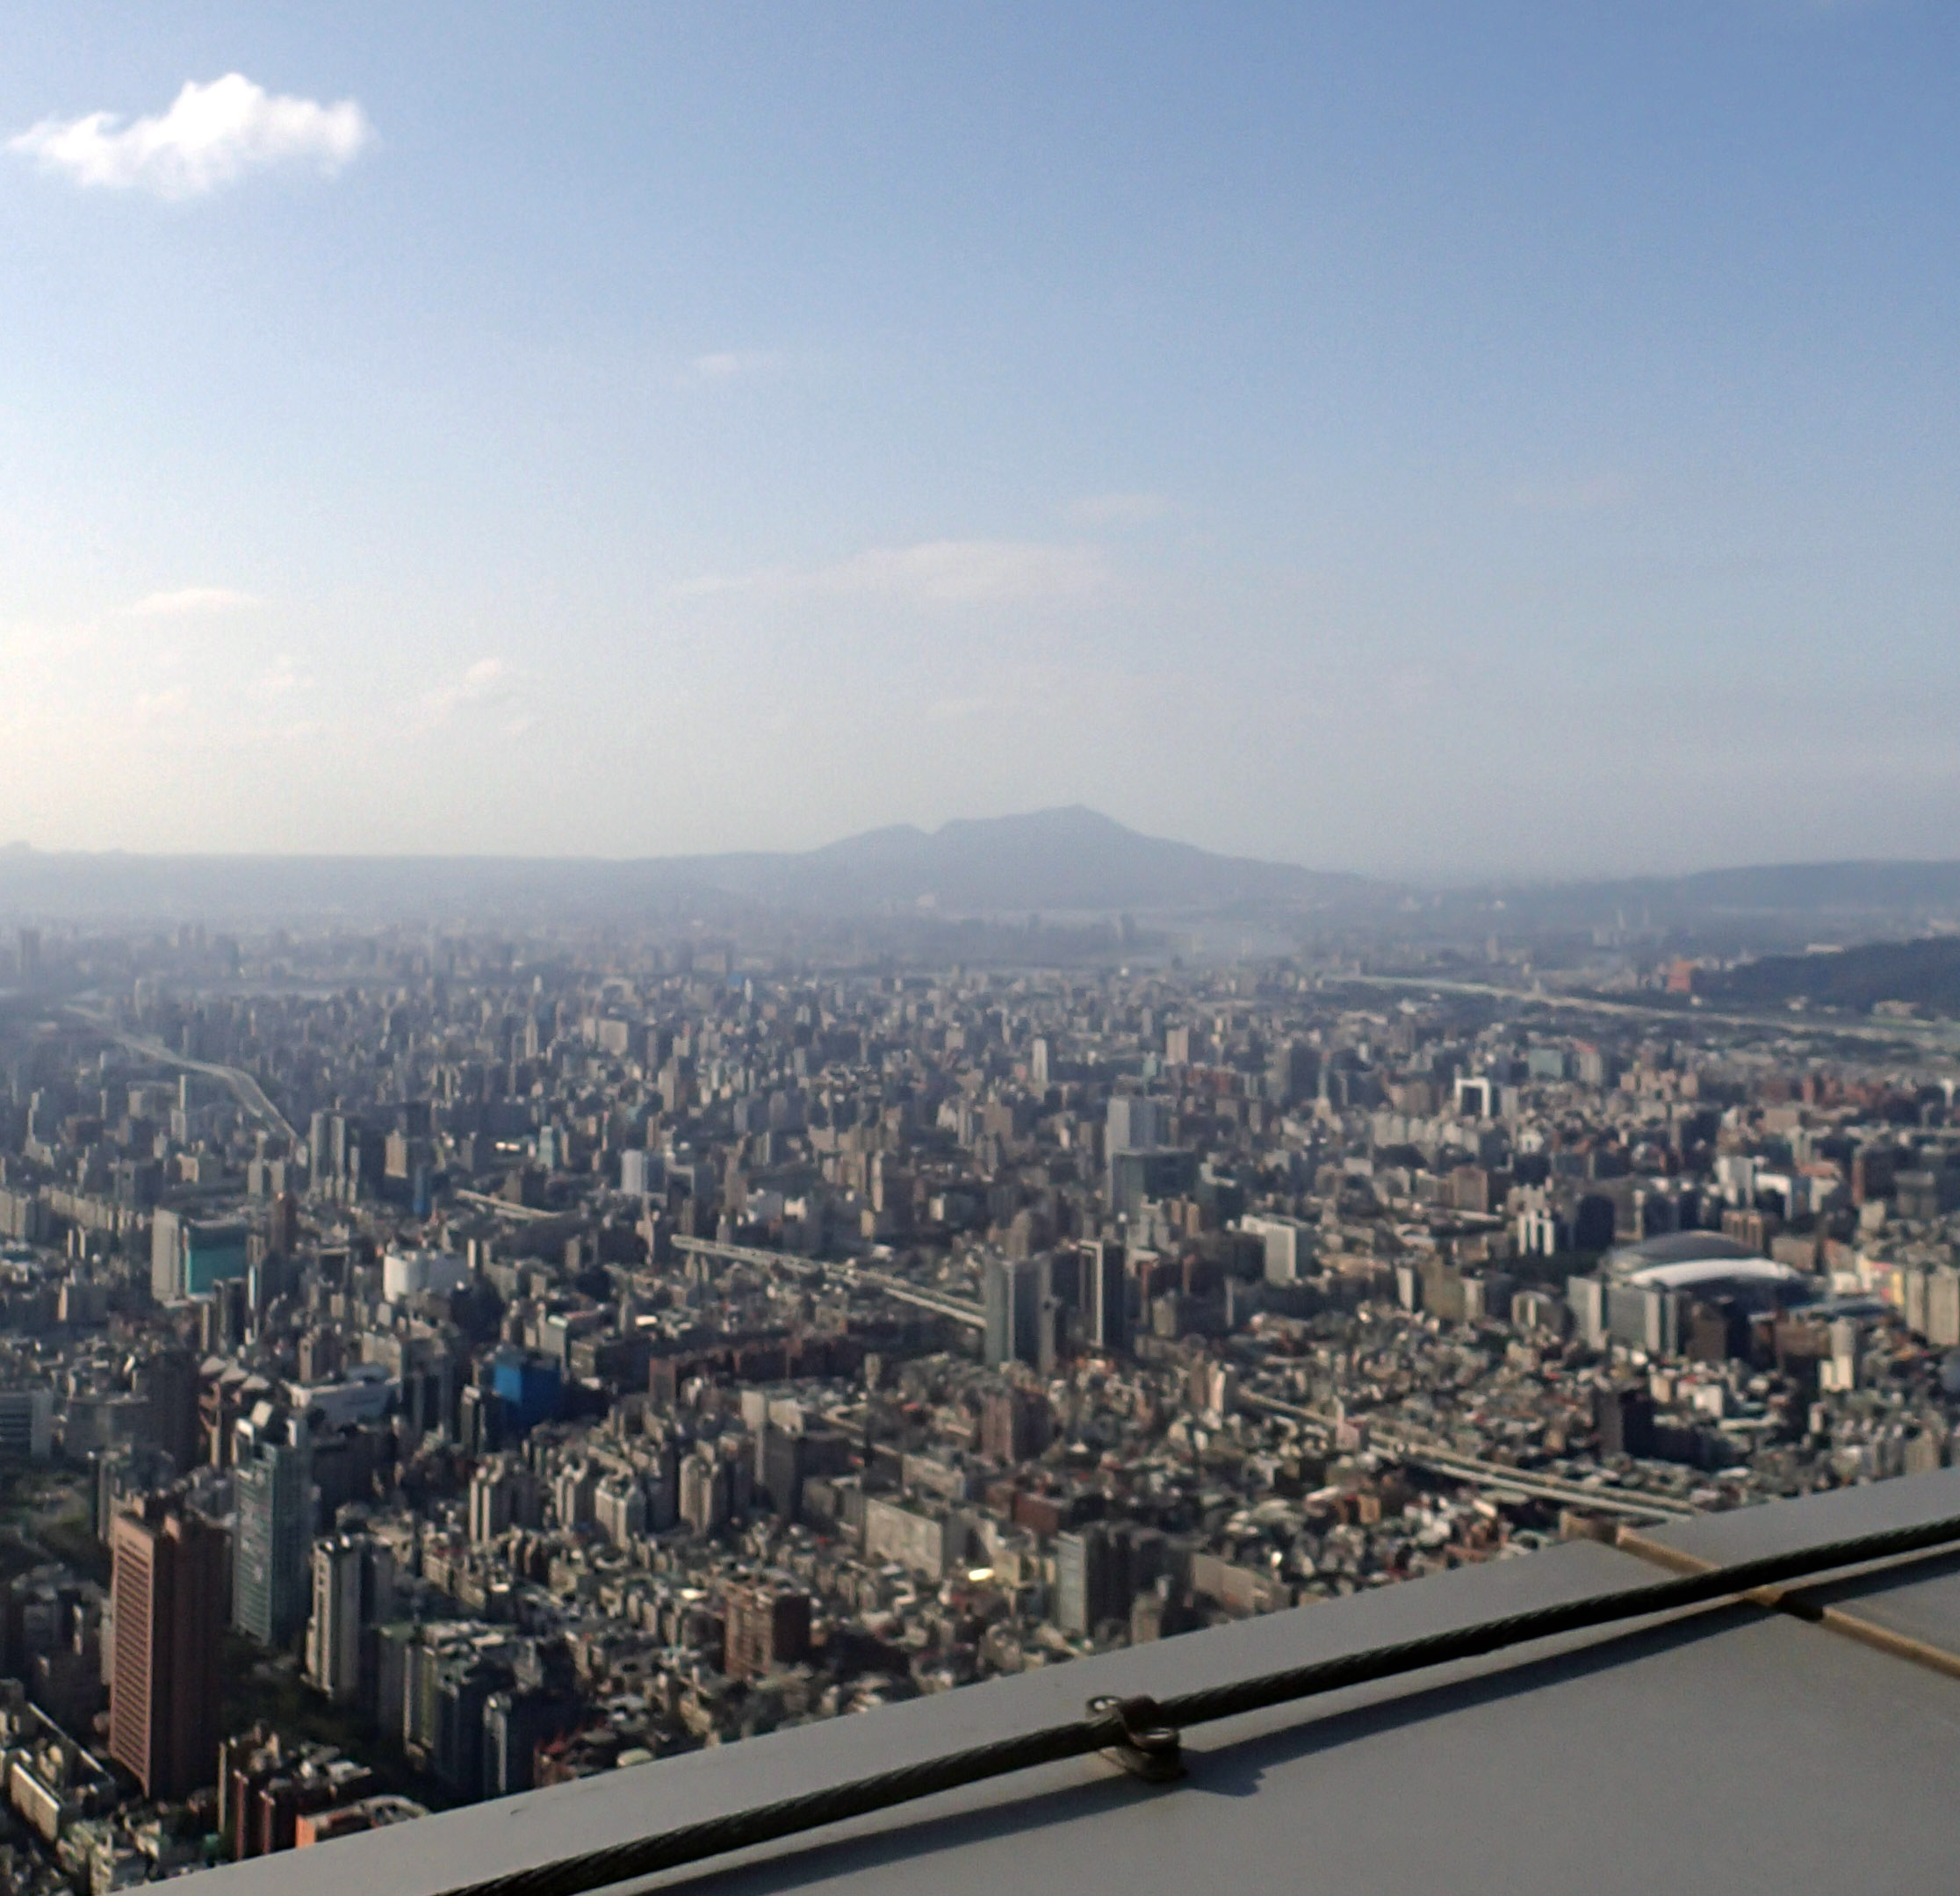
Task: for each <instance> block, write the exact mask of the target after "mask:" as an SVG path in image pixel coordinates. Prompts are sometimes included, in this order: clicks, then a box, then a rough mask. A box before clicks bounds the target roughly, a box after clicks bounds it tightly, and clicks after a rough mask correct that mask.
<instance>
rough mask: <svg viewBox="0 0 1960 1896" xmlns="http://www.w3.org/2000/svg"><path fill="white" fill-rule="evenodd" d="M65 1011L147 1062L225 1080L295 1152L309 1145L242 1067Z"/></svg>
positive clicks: (80, 1010) (70, 1008) (85, 1013)
mask: <svg viewBox="0 0 1960 1896" xmlns="http://www.w3.org/2000/svg"><path fill="white" fill-rule="evenodd" d="M64 1011H65V1012H67V1013H71V1014H74V1015H76V1017H77V1018H78V1019H80V1020H85V1021H87V1022H88V1024H89V1025H90V1027H93V1028H94V1029H95V1031H96V1032H97V1033H98V1034H99V1035H102V1037H103V1038H104V1040H112V1041H114V1042H115V1043H116V1044H117V1045H118V1046H119V1047H126V1048H127V1049H129V1050H130V1052H132V1053H135V1054H141V1056H143V1057H144V1058H145V1059H146V1060H154V1061H155V1062H156V1063H158V1064H159V1065H160V1066H174V1067H178V1068H181V1069H182V1070H183V1071H184V1072H186V1073H203V1074H205V1075H206V1076H207V1077H208V1078H212V1079H220V1080H222V1081H224V1083H225V1085H227V1086H228V1087H230V1088H231V1090H232V1092H233V1094H234V1096H235V1097H236V1099H237V1100H238V1103H239V1104H240V1105H241V1107H244V1108H245V1110H246V1111H247V1112H248V1113H249V1114H251V1115H252V1116H253V1118H255V1119H256V1120H257V1121H260V1123H261V1124H263V1125H265V1126H269V1127H270V1128H272V1130H273V1131H275V1132H277V1133H278V1134H279V1135H282V1136H283V1137H284V1138H285V1140H286V1141H287V1142H288V1143H290V1144H291V1145H292V1147H293V1148H294V1150H298V1149H299V1147H300V1146H302V1145H303V1144H305V1143H306V1142H305V1141H304V1140H303V1139H301V1138H300V1136H299V1134H298V1133H296V1132H295V1131H294V1130H293V1129H292V1127H291V1126H289V1125H288V1124H287V1123H286V1119H285V1114H283V1113H282V1112H280V1110H279V1109H278V1107H276V1106H274V1105H273V1104H272V1102H271V1101H270V1099H267V1098H266V1096H265V1089H264V1088H263V1086H261V1085H259V1083H258V1082H257V1081H256V1079H254V1078H252V1076H251V1075H250V1074H249V1073H248V1072H245V1071H243V1070H242V1069H241V1068H239V1067H235V1066H220V1065H219V1064H218V1063H216V1062H215V1061H213V1060H193V1059H191V1056H189V1055H188V1054H181V1053H173V1052H171V1050H170V1049H169V1048H168V1047H166V1046H165V1045H164V1044H163V1042H162V1041H160V1040H151V1039H150V1038H149V1037H148V1035H142V1034H130V1033H126V1032H125V1031H124V1029H122V1028H121V1027H118V1026H117V1025H116V1024H115V1022H114V1021H113V1020H104V1019H103V1017H102V1016H101V1015H100V1014H98V1013H94V1012H93V1011H91V1010H90V1009H89V1008H87V1007H79V1006H76V1004H75V1003H74V1002H73V1001H70V1002H68V1004H67V1006H66V1008H65V1010H64Z"/></svg>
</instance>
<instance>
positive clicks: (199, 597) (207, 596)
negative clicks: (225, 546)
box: [129, 586, 261, 619]
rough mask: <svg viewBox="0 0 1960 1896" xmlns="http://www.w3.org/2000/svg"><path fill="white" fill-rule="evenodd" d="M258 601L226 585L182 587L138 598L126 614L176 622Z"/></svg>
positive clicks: (235, 610)
mask: <svg viewBox="0 0 1960 1896" xmlns="http://www.w3.org/2000/svg"><path fill="white" fill-rule="evenodd" d="M260 603H261V601H260V600H259V599H258V598H257V597H256V595H253V594H251V593H241V592H238V591H236V590H235V589H234V588H232V587H229V586H183V587H179V588H177V590H176V591H175V592H170V593H152V594H150V595H149V596H148V598H146V599H139V600H138V601H137V602H136V603H135V604H134V605H133V606H132V607H131V608H130V609H129V612H130V616H131V617H132V618H138V619H176V618H182V617H184V616H185V615H186V614H187V613H192V612H241V611H243V610H245V609H247V608H248V607H250V606H256V605H258V604H260Z"/></svg>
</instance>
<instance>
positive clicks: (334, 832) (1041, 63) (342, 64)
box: [0, 0, 1960, 876]
mask: <svg viewBox="0 0 1960 1896" xmlns="http://www.w3.org/2000/svg"><path fill="white" fill-rule="evenodd" d="M31 11H32V17H33V19H34V27H35V30H33V31H32V32H22V33H21V34H20V35H19V42H20V43H19V47H18V56H17V58H16V59H15V60H13V61H10V63H9V68H8V70H7V71H6V73H5V74H4V75H0V145H4V150H0V230H4V233H5V237H6V242H7V251H8V255H9V256H10V259H11V262H12V264H13V269H14V275H13V279H12V281H13V286H14V288H15V290H16V295H15V296H14V297H13V298H12V299H10V310H9V314H8V316H7V317H6V319H5V321H6V325H7V327H6V329H5V331H4V332H0V333H4V334H5V335H6V338H7V341H8V342H9V345H10V346H9V347H8V349H7V350H5V352H4V357H0V363H4V366H0V404H4V410H5V412H6V414H7V415H8V416H9V427H8V430H7V434H6V436H5V441H4V446H0V575H4V579H0V696H4V703H5V704H6V706H7V710H6V711H5V713H4V722H0V731H4V734H5V737H6V740H7V741H6V743H5V745H4V746H0V803H4V806H5V807H6V808H7V810H8V811H9V818H8V821H7V823H6V825H4V828H5V832H6V837H7V839H9V840H11V839H12V838H14V837H19V838H22V839H24V840H27V841H29V842H30V843H32V845H33V846H35V847H37V848H40V849H62V848H87V849H109V848H121V849H128V850H134V851H184V850H191V851H220V852H223V851H275V852H295V853H306V852H313V851H328V852H336V853H337V852H351V853H370V852H371V853H398V852H400V853H411V854H413V853H425V852H426V853H437V854H450V853H472V854H474V853H492V854H537V855H561V854H562V855H597V856H626V857H637V856H648V855H667V854H694V853H699V852H711V851H724V850H737V849H750V848H772V849H796V848H801V847H812V846H815V845H818V844H822V843H825V842H828V841H830V840H833V839H836V838H839V837H845V836H849V835H852V834H854V833H859V832H862V831H865V830H868V829H873V828H876V827H878V826H880V825H885V824H889V823H894V822H906V821H910V822H916V823H919V824H921V825H925V826H927V827H932V826H934V825H938V824H940V823H941V822H944V821H946V820H948V819H950V818H973V817H983V816H987V815H991V814H997V813H999V812H1003V811H1014V810H1027V809H1031V808H1036V807H1041V806H1044V805H1051V804H1073V803H1078V802H1079V803H1086V804H1092V805H1093V806H1094V807H1096V808H1098V809H1102V810H1106V811H1108V812H1109V813H1110V814H1112V815H1113V816H1114V817H1116V818H1119V819H1121V820H1122V821H1124V822H1126V823H1128V824H1130V825H1134V826H1135V827H1136V828H1138V829H1140V830H1142V831H1145V832H1148V833H1156V834H1167V835H1173V836H1178V837H1185V838H1188V839H1190V840H1192V841H1193V842H1196V843H1199V844H1200V845H1202V846H1204V847H1209V848H1213V849H1215V850H1219V851H1222V852H1225V853H1228V854H1242V855H1246V856H1252V857H1258V858H1263V859H1266V860H1276V861H1290V862H1299V863H1303V864H1307V865H1309V866H1311V867H1314V868H1315V869H1351V870H1358V871H1363V872H1366V873H1372V874H1376V875H1385V876H1411V875H1420V876H1436V875H1442V874H1452V875H1454V874H1463V875H1481V874H1489V873H1500V872H1502V873H1517V874H1530V875H1546V876H1563V875H1574V874H1594V875H1600V874H1618V873H1622V872H1635V871H1650V870H1651V871H1671V870H1677V869H1690V868H1700V867H1704V866H1709V865H1713V864H1717V863H1740V862H1750V861H1803V860H1818V859H1833V858H1851V857H1866V856H1872V855H1900V856H1928V857H1940V856H1946V855H1950V854H1952V844H1951V841H1950V837H1951V817H1952V810H1953V806H1954V791H1955V787H1956V786H1955V767H1954V763H1953V760H1952V755H1951V746H1950V741H1949V738H1948V736H1947V732H1948V729H1949V725H1950V724H1951V721H1952V717H1953V714H1954V712H1955V710H1956V709H1960V705H1956V703H1955V688H1954V683H1953V680H1952V677H1951V667H1950V666H1949V665H1942V663H1941V658H1942V653H1943V652H1945V651H1946V650H1947V649H1948V648H1949V644H1950V640H1951V637H1952V628H1951V607H1950V600H1951V597H1952V594H1953V584H1952V582H1953V580H1954V577H1955V574H1954V570H1953V566H1954V562H1953V555H1952V551H1951V546H1950V541H1951V535H1950V532H1949V530H1948V529H1947V528H1946V524H1945V521H1946V515H1947V513H1948V511H1949V507H1948V505H1947V503H1948V501H1949V499H1950V496H1951V494H1952V493H1953V491H1954V485H1955V474H1956V468H1955V465H1954V458H1953V451H1952V449H1951V446H1950V443H1951V441H1952V440H1953V439H1954V438H1955V433H1954V430H1953V429H1952V428H1951V427H1950V426H1948V425H1944V424H1946V423H1949V422H1950V421H1951V419H1952V411H1953V404H1954V394H1955V386H1956V385H1955V378H1954V374H1953V369H1954V357H1953V350H1952V343H1951V340H1950V328H1949V326H1948V325H1944V324H1942V322H1941V321H1940V314H1941V312H1942V310H1944V309H1946V308H1949V307H1950V306H1951V302H1952V298H1953V292H1954V290H1955V288H1956V275H1955V272H1956V265H1955V263H1954V261H1953V258H1952V253H1951V246H1950V244H1949V242H1946V241H1945V238H1946V234H1947V233H1948V232H1949V230H1950V225H1951V213H1952V209H1953V195H1954V192H1953V183H1954V178H1955V176H1956V171H1955V167H1954V165H1953V162H1952V159H1953V149H1952V145H1953V133H1952V131H1951V126H1950V119H1949V115H1948V114H1947V112H1946V111H1945V98H1946V96H1947V93H1948V91H1949V82H1950V79H1951V77H1952V75H1953V72H1954V68H1955V59H1954V54H1955V53H1956V24H1955V22H1954V21H1953V20H1952V18H1951V17H1950V16H1949V15H1948V14H1946V13H1944V12H1942V11H1940V10H1937V9H1935V8H1933V7H1931V6H1929V5H1925V4H1910V0H1898V4H1871V5H1855V6H1854V5H1822V4H1809V0H1790V4H1775V0H1761V4H1742V0H1738V4H1733V5H1726V6H1721V7H1713V8H1709V7H1689V6H1686V5H1678V6H1668V7H1662V8H1659V9H1654V10H1647V11H1644V12H1643V13H1642V15H1641V16H1640V18H1639V19H1638V20H1634V19H1631V18H1626V17H1625V16H1624V15H1622V14H1620V13H1619V12H1618V11H1617V10H1612V9H1608V8H1604V7H1595V6H1587V7H1581V8H1575V9H1571V10H1566V11H1562V12H1561V13H1560V16H1559V18H1558V19H1557V21H1556V23H1555V24H1547V23H1546V20H1545V19H1544V18H1543V16H1541V15H1538V14H1536V13H1534V12H1532V11H1530V10H1526V9H1523V8H1518V7H1495V8H1491V9H1488V10H1482V11H1480V12H1479V13H1478V14H1477V15H1476V16H1475V17H1474V18H1468V17H1466V16H1464V15H1462V14H1461V13H1460V12H1458V11H1454V10H1447V9H1444V8H1441V7H1438V6H1420V5H1409V6H1404V7H1398V8H1390V9H1384V10H1371V11H1370V13H1369V14H1368V16H1367V17H1366V18H1361V17H1357V16H1353V15H1349V14H1345V13H1343V12H1340V11H1336V10H1333V9H1309V10H1279V9H1270V10H1268V9H1255V10H1252V11H1248V12H1245V13H1243V14H1240V15H1236V16H1234V18H1232V20H1231V21H1230V22H1229V23H1228V24H1227V25H1225V26H1224V27H1223V28H1221V27H1220V26H1219V25H1218V24H1217V23H1216V22H1215V21H1213V20H1210V19H1208V18H1201V17H1200V16H1199V15H1197V14H1196V13H1195V12H1193V11H1190V10H1185V9H1178V8H1164V7H1158V8H1150V9H1146V10H1134V9H1124V10H1121V11H1117V10H1114V9H1087V10H1083V11H1079V12H1077V13H1074V14H1072V15H1071V16H1070V18H1069V19H1068V20H1067V21H1065V22H1056V21H1054V20H1053V19H1050V18H1044V17H1042V16H1040V15H1038V14H1035V13H1034V12H1032V11H1014V10H1009V11H1004V12H1000V13H998V14H991V15H988V16H986V17H984V18H982V17H979V16H964V15H956V14H948V13H943V12H941V13H933V14H926V15H917V16H914V15H899V14H896V13H892V12H888V11H881V10H877V9H870V8H864V9H847V10H844V11H839V12H834V13H827V14H825V15H821V16H818V15H815V14H810V15H793V16H787V17H786V16H775V15H772V16H770V17H768V18H763V17H761V16H759V15H745V14H742V13H740V12H716V13H714V14H706V13H695V12H689V11H685V10H667V11H659V12H654V13H648V14H641V15H636V16H635V17H634V18H632V19H631V20H630V21H594V20H581V21H578V22H575V23H571V24H567V23H565V22H562V21H558V20H552V21H551V22H549V23H547V22H546V21H545V20H544V18H543V17H542V16H537V15H534V14H530V13H528V12H526V11H522V10H519V9H507V10H497V11H493V12H491V13H489V14H487V15H485V14H480V13H479V12H476V11H472V13H471V14H470V15H469V16H467V19H468V27H469V30H467V31H465V30H464V22H465V16H464V15H463V14H461V13H460V12H456V11H450V12H444V11H440V10H436V11H429V12H425V13H422V14H418V15H417V16H416V17H415V18H414V19H412V20H403V19H399V18H393V17H392V16H391V15H389V14H387V13H386V12H385V11H378V10H373V11H363V10H359V9H357V10H355V11H353V12H351V13H342V14H337V15H335V17H334V18H333V19H332V20H331V21H328V20H324V19H323V20H320V21H305V20H293V19H271V18H261V17H258V15H257V14H256V12H255V11H253V10H248V9H242V8H237V7H231V6H216V7H213V8H209V9H205V10H203V11H199V12H198V13H197V14H196V15H194V16H187V17H185V18H181V19H177V20H173V21H170V22H168V23H145V24H144V25H142V26H141V29H140V30H130V29H128V28H127V27H126V25H124V24H122V23H119V24H118V25H117V26H116V28H115V30H114V31H110V30H109V27H108V21H109V19H110V16H107V15H105V14H98V13H96V12H92V11H90V10H88V9H86V8H84V9H79V10H62V11H60V12H59V13H57V12H55V11H53V10H43V9H39V8H36V9H33V10H31Z"/></svg>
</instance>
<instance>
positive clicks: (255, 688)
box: [248, 652, 313, 699]
mask: <svg viewBox="0 0 1960 1896" xmlns="http://www.w3.org/2000/svg"><path fill="white" fill-rule="evenodd" d="M248 689H249V691H250V692H251V694H252V696H254V697H256V698H264V699H277V698H290V697H293V696H298V695H299V693H301V692H306V691H311V690H312V689H313V676H312V674H310V673H308V672H305V671H302V670H301V669H300V667H299V661H298V660H296V659H294V658H293V657H292V654H291V653H289V652H281V653H280V654H279V656H278V657H277V658H276V659H275V660H273V661H272V663H271V665H270V667H269V668H268V669H267V670H265V671H263V672H262V673H260V674H259V675H258V676H257V677H256V678H255V679H254V680H253V681H251V683H250V685H249V687H248Z"/></svg>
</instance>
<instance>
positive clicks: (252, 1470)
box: [232, 1403, 313, 1647]
mask: <svg viewBox="0 0 1960 1896" xmlns="http://www.w3.org/2000/svg"><path fill="white" fill-rule="evenodd" d="M269 1409H270V1405H269V1404H266V1403H261V1404H260V1405H259V1407H258V1409H255V1410H254V1411H253V1413H252V1415H251V1417H249V1418H247V1419H246V1420H244V1421H241V1422H240V1423H239V1424H238V1425H237V1427H236V1428H235V1429H234V1431H233V1434H234V1443H235V1448H234V1452H235V1453H236V1456H237V1465H236V1467H234V1470H233V1474H232V1492H233V1494H234V1497H235V1499H236V1502H237V1514H238V1525H237V1536H238V1538H237V1542H236V1545H235V1546H234V1549H233V1554H232V1624H233V1626H235V1627H236V1628H237V1629H238V1630H239V1631H240V1632H241V1633H244V1634H245V1635H246V1636H247V1637H248V1638H249V1639H254V1640H257V1641H258V1642H259V1644H260V1645H261V1646H270V1647H283V1646H285V1644H287V1642H288V1641H290V1640H292V1636H293V1635H294V1634H295V1633H298V1632H299V1629H300V1628H301V1627H302V1626H305V1625H306V1612H307V1609H308V1607H309V1606H310V1604H311V1603H312V1580H311V1575H310V1572H309V1568H308V1563H307V1558H306V1555H307V1550H308V1548H309V1547H310V1546H312V1544H313V1467H312V1460H313V1458H312V1456H311V1455H310V1454H309V1453H308V1452H307V1446H306V1424H304V1423H303V1422H301V1421H299V1420H297V1419H296V1418H290V1417H288V1418H276V1417H272V1416H271V1415H270V1413H269V1412H268V1411H269Z"/></svg>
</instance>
